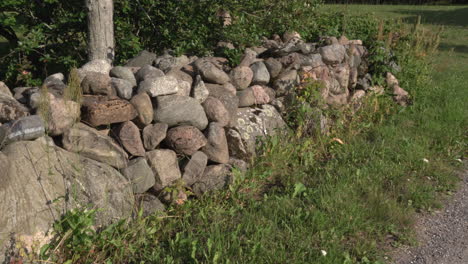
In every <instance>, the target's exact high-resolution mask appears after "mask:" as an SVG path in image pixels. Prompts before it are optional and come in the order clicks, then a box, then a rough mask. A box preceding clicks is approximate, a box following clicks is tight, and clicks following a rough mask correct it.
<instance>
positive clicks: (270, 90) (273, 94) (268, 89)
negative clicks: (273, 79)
mask: <svg viewBox="0 0 468 264" xmlns="http://www.w3.org/2000/svg"><path fill="white" fill-rule="evenodd" d="M262 88H263V91H264V92H265V93H266V94H267V95H268V97H269V99H270V100H269V101H268V102H267V103H271V102H272V101H273V100H275V98H276V91H275V90H274V89H273V88H271V87H268V86H262Z"/></svg>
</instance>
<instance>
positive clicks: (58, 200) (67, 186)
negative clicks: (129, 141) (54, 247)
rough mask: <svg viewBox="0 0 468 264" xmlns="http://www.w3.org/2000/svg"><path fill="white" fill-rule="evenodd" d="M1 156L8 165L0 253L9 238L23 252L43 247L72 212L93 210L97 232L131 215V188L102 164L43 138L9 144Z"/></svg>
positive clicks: (0, 214) (0, 191) (0, 194)
mask: <svg viewBox="0 0 468 264" xmlns="http://www.w3.org/2000/svg"><path fill="white" fill-rule="evenodd" d="M2 155H4V156H6V159H7V160H8V161H9V163H10V165H9V168H7V170H6V171H4V170H2V174H1V175H2V187H1V188H0V199H1V200H2V203H1V205H0V230H2V232H0V247H1V249H3V248H4V246H6V245H5V243H9V242H10V241H11V239H13V240H15V241H16V242H17V244H19V245H21V246H24V247H26V248H31V246H33V244H32V243H36V242H39V243H40V245H42V244H44V243H47V242H48V241H49V239H50V238H51V237H50V236H49V235H48V233H47V232H48V231H49V230H50V229H51V228H52V226H53V224H54V223H55V222H56V221H59V220H60V219H61V217H62V215H64V214H65V212H66V211H67V210H71V209H74V208H80V209H85V208H83V207H84V206H87V205H92V207H93V208H95V209H97V212H96V227H99V226H104V225H108V224H110V223H111V222H113V221H115V220H117V219H122V218H127V217H130V216H131V214H132V210H133V205H134V198H133V194H132V189H131V188H132V187H131V185H130V184H129V182H128V180H126V179H125V177H123V176H122V175H121V174H120V173H119V172H118V171H117V170H115V169H113V168H111V167H110V166H107V165H106V164H102V163H99V162H97V161H93V160H90V159H87V158H84V157H82V156H79V155H77V154H75V153H70V152H67V151H65V150H63V149H61V148H58V147H55V146H50V144H48V143H46V140H45V138H40V139H38V140H36V141H22V142H16V143H13V144H11V145H9V146H8V147H7V148H5V149H4V150H3V154H2ZM0 156H1V155H0ZM0 159H1V158H0ZM0 166H1V165H0ZM11 236H13V238H12V237H11ZM36 246H37V244H36ZM1 249H0V253H1V251H2V250H1Z"/></svg>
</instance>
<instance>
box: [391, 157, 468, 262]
mask: <svg viewBox="0 0 468 264" xmlns="http://www.w3.org/2000/svg"><path fill="white" fill-rule="evenodd" d="M461 177H462V181H461V182H460V189H459V191H458V192H457V193H456V194H455V195H454V196H453V198H452V199H450V200H449V201H448V203H447V204H446V205H445V206H444V208H443V209H441V210H440V211H438V212H436V213H435V214H432V215H427V216H424V217H422V218H420V219H419V220H418V221H417V223H416V227H415V228H416V232H417V238H418V241H419V242H420V245H419V246H418V247H412V248H401V249H400V250H398V251H397V252H396V253H395V254H394V255H393V254H392V255H393V258H394V262H392V263H396V264H467V263H468V169H466V166H465V170H464V172H463V173H462V175H461Z"/></svg>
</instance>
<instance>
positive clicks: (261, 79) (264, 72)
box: [250, 61, 270, 85]
mask: <svg viewBox="0 0 468 264" xmlns="http://www.w3.org/2000/svg"><path fill="white" fill-rule="evenodd" d="M250 68H251V69H252V72H253V79H252V84H260V85H262V84H263V85H267V84H268V83H269V82H270V73H269V72H268V69H267V67H266V66H265V63H263V62H261V61H258V62H255V63H254V64H252V66H250Z"/></svg>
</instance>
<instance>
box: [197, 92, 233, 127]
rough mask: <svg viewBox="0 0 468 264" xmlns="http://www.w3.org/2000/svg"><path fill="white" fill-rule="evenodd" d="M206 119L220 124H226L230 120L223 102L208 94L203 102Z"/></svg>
mask: <svg viewBox="0 0 468 264" xmlns="http://www.w3.org/2000/svg"><path fill="white" fill-rule="evenodd" d="M203 109H204V110H205V113H206V117H207V118H208V121H211V122H218V123H219V124H220V125H221V126H223V127H224V126H227V125H228V124H229V121H230V119H231V118H230V115H229V112H228V110H227V109H226V107H225V106H224V104H223V103H222V102H221V101H220V100H218V99H217V98H214V97H211V96H209V97H208V98H207V99H206V100H205V102H204V103H203Z"/></svg>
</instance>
